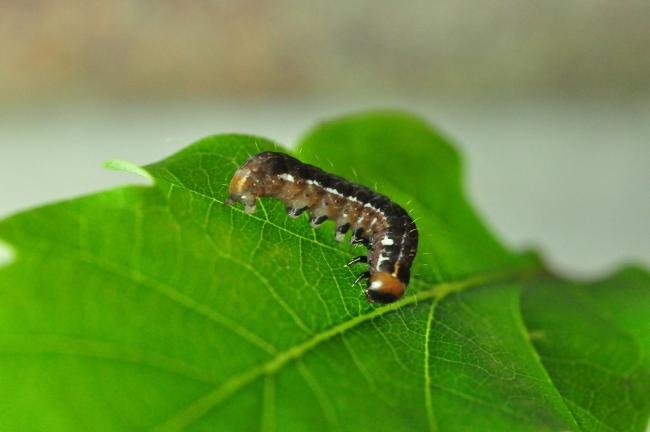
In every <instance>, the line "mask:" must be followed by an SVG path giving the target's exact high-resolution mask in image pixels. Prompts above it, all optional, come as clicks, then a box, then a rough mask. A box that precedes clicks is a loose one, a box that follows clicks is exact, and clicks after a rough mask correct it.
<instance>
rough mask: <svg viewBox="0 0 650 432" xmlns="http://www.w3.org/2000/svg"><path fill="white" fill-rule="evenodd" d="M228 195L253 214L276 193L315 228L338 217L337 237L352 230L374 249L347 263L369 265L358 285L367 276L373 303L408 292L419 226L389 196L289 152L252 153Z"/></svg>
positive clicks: (290, 211) (230, 200) (354, 239)
mask: <svg viewBox="0 0 650 432" xmlns="http://www.w3.org/2000/svg"><path fill="white" fill-rule="evenodd" d="M228 193H229V195H228V198H227V199H226V202H225V204H226V205H232V204H233V203H235V202H239V203H243V204H244V207H245V211H246V213H249V214H250V213H253V212H254V211H255V204H256V201H257V199H258V198H260V197H273V198H277V199H279V200H281V201H282V202H283V203H284V204H285V206H286V209H287V213H288V214H289V216H291V217H294V218H295V217H298V216H300V215H301V214H302V213H304V212H306V211H308V212H309V215H310V224H311V226H312V227H313V228H316V227H318V226H319V225H321V224H322V223H323V222H325V221H326V220H328V219H330V220H332V221H334V222H335V223H336V234H335V238H336V240H337V241H339V242H340V241H342V240H343V239H344V237H345V235H346V233H347V232H348V231H351V232H352V236H351V238H350V242H351V243H352V244H363V245H365V246H366V247H367V248H368V255H367V256H358V257H356V258H353V259H352V260H351V261H350V262H348V263H347V266H352V265H354V264H358V263H362V264H368V265H369V269H368V270H367V271H364V272H363V273H361V274H359V276H358V277H357V278H356V280H355V281H354V283H353V285H356V284H357V283H359V282H360V281H362V280H364V279H367V286H366V289H365V291H364V292H365V295H366V298H367V299H368V300H369V301H370V302H373V303H391V302H393V301H395V300H397V299H399V298H400V297H402V295H404V291H405V290H406V287H407V285H408V283H409V279H410V276H411V264H412V263H413V260H414V259H415V255H416V253H417V247H418V230H417V227H416V226H415V222H414V221H413V219H411V217H410V216H409V215H408V213H407V212H406V211H405V210H404V209H403V208H402V207H400V206H399V205H397V204H395V203H394V202H393V201H391V200H390V199H389V198H387V197H385V196H383V195H380V194H378V193H376V192H374V191H372V190H370V189H369V188H367V187H365V186H362V185H359V184H355V183H352V182H349V181H347V180H346V179H344V178H342V177H338V176H336V175H333V174H330V173H327V172H325V171H323V170H321V169H320V168H317V167H315V166H313V165H308V164H304V163H302V162H300V161H299V160H298V159H296V158H294V157H291V156H289V155H287V154H284V153H276V152H268V151H266V152H262V153H258V154H256V155H254V156H251V157H250V158H249V159H248V160H247V161H246V162H244V164H243V165H242V166H241V167H239V169H237V171H236V172H235V174H234V176H233V177H232V180H231V182H230V186H229V190H228Z"/></svg>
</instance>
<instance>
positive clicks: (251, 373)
mask: <svg viewBox="0 0 650 432" xmlns="http://www.w3.org/2000/svg"><path fill="white" fill-rule="evenodd" d="M540 270H541V268H539V267H538V266H535V267H530V266H529V267H521V268H518V269H516V270H512V271H510V272H499V273H492V274H485V275H479V276H474V277H470V278H467V279H464V280H458V281H452V282H443V283H439V284H436V285H434V286H432V287H431V288H428V289H426V290H422V291H419V292H418V293H415V294H413V295H410V296H407V297H405V298H403V299H402V300H400V301H397V302H395V303H390V304H388V305H385V306H382V307H378V308H377V309H373V310H372V311H370V312H368V313H365V314H361V315H357V316H355V317H354V318H352V319H349V320H347V321H343V322H341V323H339V324H337V325H335V326H333V327H330V328H328V329H326V330H324V331H321V332H319V333H316V334H314V335H313V336H312V337H311V338H309V339H307V340H305V341H304V342H301V343H299V344H297V345H294V346H292V347H290V348H289V349H287V350H285V351H282V352H280V353H278V354H277V355H275V356H274V357H273V358H272V359H270V360H269V361H267V362H265V363H263V364H260V365H258V366H255V367H253V368H251V369H248V370H247V371H245V372H242V373H240V374H238V375H235V376H233V377H231V378H229V379H228V380H227V381H225V382H224V383H223V384H222V385H220V386H218V387H215V388H214V389H213V390H212V391H210V392H208V393H207V394H205V395H203V396H202V397H200V398H198V399H196V400H195V401H194V402H192V403H191V404H190V405H188V406H187V407H185V408H184V409H182V410H180V411H178V412H177V413H176V414H174V415H173V416H171V417H170V418H169V419H167V420H166V421H165V422H164V423H163V424H161V425H160V426H159V427H158V428H157V429H159V430H179V429H183V428H185V427H187V426H189V425H191V424H192V423H194V422H195V421H197V420H198V419H200V418H201V417H202V416H203V415H205V414H206V413H207V412H209V411H210V410H211V409H213V408H215V407H216V406H218V405H219V404H220V403H222V402H223V401H224V400H226V399H228V398H229V397H230V396H231V395H233V394H234V393H236V392H237V391H238V390H240V389H242V388H244V387H245V386H247V385H248V384H250V383H252V382H253V381H255V380H256V379H257V378H259V377H261V376H265V375H271V374H274V373H275V372H277V371H278V370H280V369H281V368H282V367H284V366H285V365H286V364H287V363H289V362H290V361H292V360H295V359H298V358H300V357H302V356H303V355H304V354H305V353H307V352H309V351H311V350H312V349H314V348H315V347H316V346H318V345H320V344H321V343H323V342H325V341H327V340H330V339H332V338H333V337H335V336H338V335H342V334H344V333H345V332H346V331H348V330H350V329H352V328H355V327H357V326H358V325H360V324H362V323H365V322H367V321H370V320H372V319H374V318H377V317H380V316H382V315H385V314H387V313H389V312H394V311H397V310H400V309H402V308H403V307H406V306H409V305H412V304H418V303H420V302H425V301H428V300H433V301H434V304H435V303H437V302H439V301H440V300H442V299H443V298H444V297H446V296H447V295H449V294H451V293H454V292H459V291H463V290H465V289H467V288H471V287H476V286H481V285H485V284H489V283H494V282H498V281H505V280H513V279H514V280H516V279H520V278H528V277H532V276H534V275H536V274H537V273H539V271H540Z"/></svg>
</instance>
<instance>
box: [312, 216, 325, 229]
mask: <svg viewBox="0 0 650 432" xmlns="http://www.w3.org/2000/svg"><path fill="white" fill-rule="evenodd" d="M326 220H327V216H325V215H321V216H312V217H311V218H310V219H309V225H311V227H312V228H316V227H318V226H320V225H321V224H322V223H323V222H325V221H326Z"/></svg>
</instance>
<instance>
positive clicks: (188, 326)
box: [0, 113, 650, 431]
mask: <svg viewBox="0 0 650 432" xmlns="http://www.w3.org/2000/svg"><path fill="white" fill-rule="evenodd" d="M266 149H277V146H276V145H275V144H274V143H272V142H269V141H268V140H265V139H262V138H257V137H251V136H244V135H222V136H216V137H210V138H206V139H204V140H201V141H199V142H197V143H195V144H193V145H191V146H189V147H188V148H186V149H185V150H183V151H181V152H179V153H177V154H176V155H173V156H171V157H169V158H167V159H165V160H163V161H161V162H158V163H155V164H152V165H148V166H146V167H143V168H139V167H135V166H129V165H128V164H125V163H118V164H115V166H118V167H119V168H121V169H126V170H129V171H133V172H139V173H146V175H147V176H150V177H151V178H152V179H153V181H154V184H153V186H152V187H133V186H131V187H123V188H118V189H114V190H111V191H106V192H102V193H98V194H94V195H90V196H86V197H82V198H78V199H74V200H70V201H66V202H62V203H57V204H53V205H49V206H45V207H41V208H38V209H35V210H32V211H28V212H25V213H21V214H18V215H16V216H13V217H10V218H8V219H5V220H4V221H2V222H0V237H2V238H3V239H4V240H5V241H6V242H8V243H9V244H11V245H12V247H13V248H14V250H15V254H16V258H15V261H14V262H13V263H11V264H10V265H8V266H6V267H5V268H2V269H1V270H0V388H1V389H2V390H3V391H2V392H0V413H1V415H0V429H3V430H15V429H23V430H24V429H27V430H29V429H41V430H43V429H47V430H72V429H74V430H78V429H80V428H83V429H93V430H97V429H100V430H103V429H116V428H117V429H123V428H129V429H130V428H156V427H158V428H161V429H178V428H191V429H197V430H200V429H209V430H213V429H215V428H218V429H220V430H259V429H262V430H306V429H308V430H405V431H406V430H409V431H411V430H440V431H454V430H459V431H460V430H468V429H477V430H486V429H488V430H643V428H644V427H645V424H647V419H648V412H649V411H650V407H649V406H648V396H647V395H648V394H650V382H649V378H648V370H649V367H650V365H648V351H649V349H650V340H649V339H648V334H650V332H648V330H649V329H650V324H649V323H648V318H647V317H648V316H650V304H648V303H649V301H648V298H649V297H650V296H648V290H649V287H650V282H649V279H650V277H649V276H648V273H647V272H645V271H643V270H640V269H636V270H629V271H627V272H623V273H621V274H619V275H616V276H614V277H612V278H610V279H607V280H604V281H601V282H599V283H595V284H586V285H580V284H569V283H567V282H561V281H556V280H549V279H548V278H544V277H543V272H541V267H540V264H539V262H538V261H537V260H536V259H535V258H533V257H531V256H529V255H522V254H517V253H513V252H511V251H509V250H508V249H507V248H506V247H504V246H503V245H502V244H500V243H499V242H498V241H497V240H496V239H495V238H494V237H493V236H492V235H491V234H490V233H489V231H488V230H487V229H486V228H485V226H484V225H483V224H482V223H481V222H480V220H479V218H478V217H477V216H476V214H475V213H474V211H473V210H472V208H471V207H470V205H469V204H468V203H467V201H466V200H465V198H464V194H463V189H462V185H461V167H460V162H459V158H458V155H457V154H456V152H455V151H454V150H453V148H452V147H451V146H450V145H449V144H448V143H447V141H446V140H445V139H444V138H443V137H441V136H440V135H439V134H438V133H436V132H435V131H434V130H432V129H431V128H430V127H429V126H427V125H426V124H424V123H423V122H422V121H420V120H418V119H415V118H413V117H411V116H408V115H405V114H400V113H375V114H365V115H357V116H351V117H347V118H343V119H340V120H336V121H332V122H329V123H326V124H323V125H321V126H319V127H317V128H316V129H314V130H313V131H312V132H310V133H309V134H308V135H307V136H306V137H305V138H304V139H303V140H302V143H301V144H300V146H299V147H298V149H297V150H296V153H297V154H298V156H299V157H300V158H301V159H303V160H305V161H307V162H310V163H314V164H317V165H319V166H321V167H323V168H324V169H326V170H329V171H332V172H335V173H338V174H341V175H344V176H346V177H348V178H350V179H354V180H355V181H357V182H359V183H363V184H367V185H370V186H374V185H375V184H376V186H377V189H378V190H379V191H381V192H382V193H384V194H386V195H388V196H390V197H391V198H393V199H395V200H396V201H397V202H398V203H400V204H401V205H403V206H404V207H405V208H407V209H409V210H411V211H412V214H413V215H414V217H416V218H417V225H418V228H419V230H420V234H421V239H422V242H421V246H420V250H419V253H418V257H417V259H416V261H415V264H414V268H413V273H414V275H415V276H414V278H413V280H412V283H411V285H410V286H409V290H408V292H407V295H406V296H405V297H404V298H403V299H402V300H401V301H399V302H397V303H393V304H390V305H387V306H382V307H375V306H372V305H370V304H368V303H367V302H366V300H365V298H364V296H363V294H362V292H361V289H360V288H358V287H352V286H351V283H352V281H353V280H354V277H355V272H358V271H361V268H360V267H357V268H355V269H354V270H355V271H354V272H353V271H352V270H351V269H348V268H346V267H344V266H343V264H344V263H345V262H346V261H347V260H349V258H350V257H351V256H353V255H354V254H359V253H362V250H360V249H356V248H353V247H351V246H349V245H347V244H346V243H344V244H338V243H336V242H335V241H334V239H333V237H334V236H333V227H332V226H331V224H326V225H325V226H323V227H322V228H321V229H319V230H312V229H311V228H309V226H308V224H307V222H306V216H303V217H301V218H299V219H298V220H293V219H290V218H288V217H287V216H286V214H285V211H284V208H283V207H282V205H281V204H280V203H279V202H277V201H274V200H268V199H265V200H263V201H262V202H261V204H260V205H259V206H258V211H257V213H256V214H254V215H252V216H251V215H246V214H244V213H243V211H242V209H241V208H237V207H226V206H224V205H223V200H224V197H225V196H226V188H227V183H228V182H229V180H230V177H231V176H232V174H233V172H234V170H235V169H236V168H237V166H239V165H240V164H241V163H242V162H243V161H244V160H245V159H246V158H247V157H248V156H249V155H250V154H253V153H256V152H258V151H261V150H266ZM143 170H144V171H143ZM567 323H571V325H566V324H567ZM603 346H605V347H606V349H603ZM605 378H606V379H605Z"/></svg>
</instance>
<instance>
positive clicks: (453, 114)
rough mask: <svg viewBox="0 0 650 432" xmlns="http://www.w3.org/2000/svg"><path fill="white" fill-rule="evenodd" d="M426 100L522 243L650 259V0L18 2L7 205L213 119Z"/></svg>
mask: <svg viewBox="0 0 650 432" xmlns="http://www.w3.org/2000/svg"><path fill="white" fill-rule="evenodd" d="M368 108H401V109H406V110H410V111H413V112H415V113H418V114H420V115H422V116H424V117H425V118H427V119H428V120H429V121H430V122H432V123H433V124H435V125H436V126H437V127H438V128H440V129H442V130H443V131H444V132H445V133H446V134H447V135H448V136H450V137H452V138H453V139H454V140H455V142H456V143H457V145H458V146H459V147H460V149H461V150H462V151H463V154H464V159H465V172H466V185H467V187H466V189H467V191H468V194H469V195H470V199H471V200H472V201H473V202H474V203H475V205H476V206H477V207H478V209H479V211H480V212H481V213H482V214H483V216H484V217H485V218H486V219H487V221H488V222H489V224H490V225H491V226H492V227H493V228H494V230H495V231H496V232H497V233H498V234H499V235H500V236H501V237H502V238H504V239H505V240H506V241H507V242H509V243H510V244H511V245H513V246H515V247H538V248H541V249H542V250H543V251H544V253H545V254H546V255H547V257H548V258H549V260H550V262H551V264H552V265H553V266H554V267H555V268H556V269H558V270H560V271H563V272H566V273H568V274H570V275H573V276H597V275H600V274H603V273H605V272H607V271H610V270H612V269H613V268H615V267H617V266H619V265H620V264H621V263H623V262H629V261H633V262H637V263H643V264H646V265H648V264H650V2H648V1H641V0H639V1H630V0H616V1H614V0H610V1H605V0H602V1H598V0H584V1H579V0H577V1H571V0H568V1H567V0H545V1H528V2H521V1H515V0H486V1H481V2H467V1H455V0H439V1H435V2H432V1H409V2H399V4H398V2H393V1H387V0H373V1H355V0H350V1H337V2H332V1H330V2H312V1H305V0H268V1H250V0H243V1H196V2H177V1H170V0H160V1H144V0H142V1H135V0H133V1H129V0H122V1H105V2H94V1H87V0H65V1H64V0H61V1H25V0H2V1H0V217H4V216H6V215H8V214H11V213H12V212H16V211H18V210H21V209H24V208H27V207H30V206H34V205H37V204H41V203H43V202H48V201H53V200H59V199H62V198H66V197H70V196H76V195H79V194H82V193H88V192H91V191H95V190H99V189H102V188H106V187H111V186H115V185H119V184H124V183H127V182H137V181H138V180H137V179H134V178H128V177H124V176H123V175H120V174H119V173H114V172H109V171H106V170H102V169H101V168H100V164H101V163H102V162H103V161H104V160H107V159H110V158H116V157H118V158H122V159H128V160H131V161H134V162H138V163H147V162H152V161H155V160H157V159H160V158H163V157H165V156H167V155H169V154H171V153H173V152H175V151H177V150H179V149H181V148H182V147H184V146H185V145H187V144H189V143H190V142H192V141H194V140H196V139H198V138H200V137H202V136H205V135H208V134H213V133H219V132H233V131H237V132H247V133H256V134H260V135H263V136H266V137H269V138H272V139H275V140H277V141H278V142H280V143H282V144H284V145H286V146H292V145H294V144H295V142H296V140H297V138H298V137H299V136H300V135H301V134H302V133H303V132H304V131H305V130H306V129H307V128H309V127H310V126H312V125H313V124H314V123H315V122H318V121H320V120H322V119H325V118H328V117H331V116H335V115H340V114H344V113H348V112H350V111H356V110H362V109H368Z"/></svg>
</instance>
